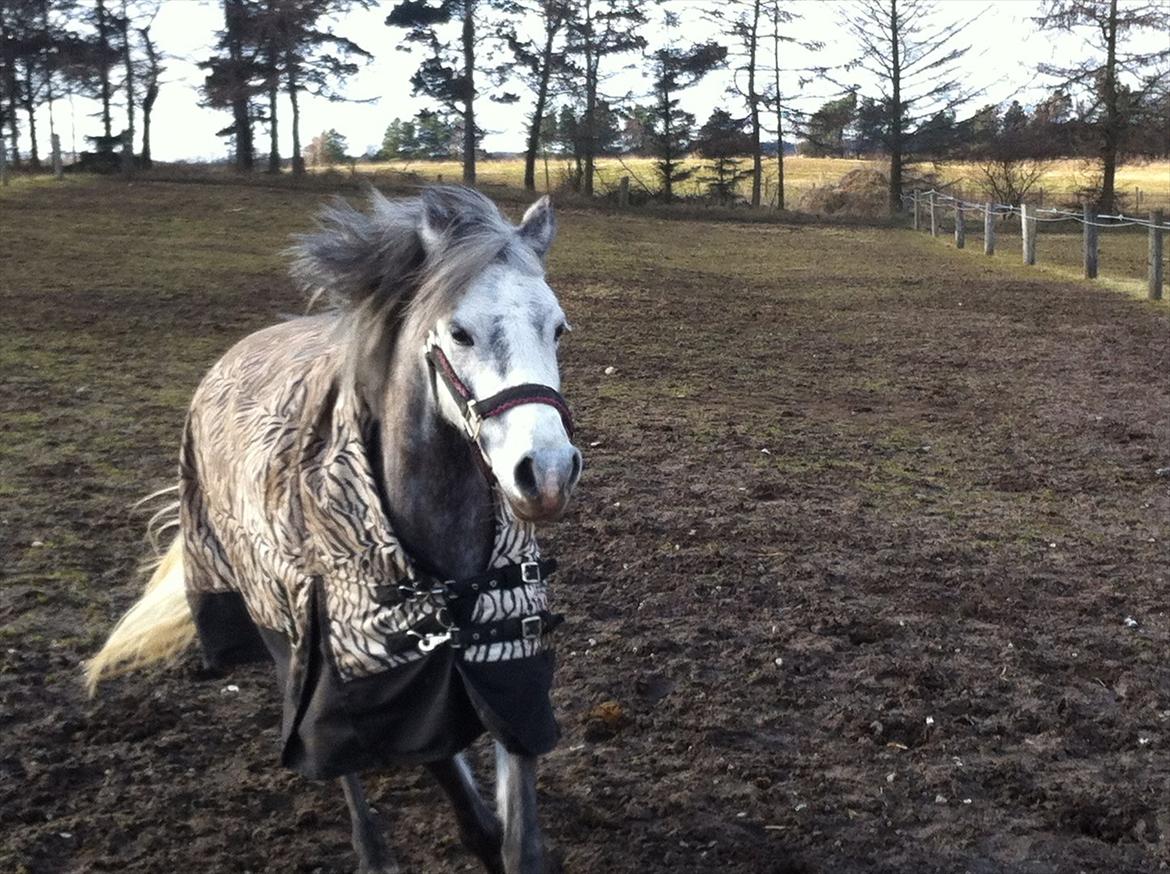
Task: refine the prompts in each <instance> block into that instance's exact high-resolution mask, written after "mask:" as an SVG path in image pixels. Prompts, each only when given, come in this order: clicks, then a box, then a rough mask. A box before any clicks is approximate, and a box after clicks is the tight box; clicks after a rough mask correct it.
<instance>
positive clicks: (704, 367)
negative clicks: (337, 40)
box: [0, 182, 1170, 874]
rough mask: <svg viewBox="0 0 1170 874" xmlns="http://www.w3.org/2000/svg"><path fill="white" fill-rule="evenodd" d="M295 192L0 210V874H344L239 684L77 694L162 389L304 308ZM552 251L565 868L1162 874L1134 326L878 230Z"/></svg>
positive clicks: (1162, 350)
mask: <svg viewBox="0 0 1170 874" xmlns="http://www.w3.org/2000/svg"><path fill="white" fill-rule="evenodd" d="M318 200H319V195H318V194H309V193H297V192H294V191H281V190H271V191H270V190H265V189H246V190H239V189H233V188H230V187H227V186H201V185H192V184H188V185H168V184H137V185H134V186H132V187H126V186H124V185H121V184H116V183H92V182H70V183H68V184H66V185H64V186H60V187H42V188H35V189H27V190H23V191H14V192H11V193H6V194H4V195H3V198H2V199H0V338H2V340H0V465H2V468H0V556H2V558H0V577H2V588H0V624H2V628H0V637H2V640H0V871H3V872H13V874H18V872H24V874H31V872H36V874H41V872H89V871H116V872H120V874H146V872H151V874H155V872H161V871H174V872H305V874H309V872H321V874H340V872H348V871H350V870H351V869H352V862H353V859H352V856H351V852H350V848H349V835H348V821H347V818H346V813H345V807H344V803H343V801H342V798H341V793H340V791H339V790H338V788H337V787H336V786H335V785H331V784H312V783H308V782H306V781H303V780H301V779H300V778H297V777H295V776H293V775H291V774H289V773H286V772H284V771H282V770H281V769H280V768H279V766H278V765H277V764H276V761H275V754H276V731H277V725H278V721H279V711H278V702H277V697H276V695H275V693H274V688H273V683H272V679H271V676H270V673H269V671H268V670H267V669H263V668H260V667H257V668H254V669H249V670H244V671H238V672H236V673H234V674H232V675H231V676H230V677H223V676H211V675H209V674H207V673H205V672H203V671H202V670H201V669H200V667H199V663H198V660H197V658H196V657H195V656H194V654H192V655H191V656H190V657H188V658H187V659H186V660H185V661H184V662H183V663H182V664H180V665H179V666H177V667H175V668H173V669H170V670H166V671H161V672H157V673H154V674H144V675H139V676H135V677H130V678H126V679H122V680H118V681H115V682H113V683H111V684H110V685H109V686H108V687H106V688H105V689H104V691H103V693H102V694H101V695H100V696H99V697H98V698H97V699H96V700H94V701H87V700H85V699H84V697H83V694H82V690H81V687H80V683H79V682H78V672H77V664H78V662H79V660H80V659H82V658H83V657H84V656H85V655H87V654H88V653H90V652H92V651H93V650H94V648H95V647H96V646H97V644H98V642H99V641H100V639H101V637H102V635H103V634H104V633H105V632H106V631H107V630H108V628H109V625H110V623H111V621H112V619H113V618H114V617H115V616H116V615H117V614H118V613H119V612H120V611H121V610H123V609H124V608H125V607H126V606H127V605H128V604H129V602H130V601H131V600H132V598H133V597H134V593H135V590H136V588H137V587H138V586H139V585H140V582H139V581H137V580H135V579H134V577H133V570H134V567H135V565H136V563H137V561H138V560H139V559H140V558H141V557H142V556H143V554H144V551H145V547H144V544H143V542H142V530H143V526H144V523H145V519H144V517H143V516H142V515H141V514H140V513H138V512H135V511H133V510H131V509H130V505H131V503H132V502H133V501H134V500H135V499H136V498H138V497H140V496H142V495H143V494H145V493H147V492H149V491H151V490H153V489H156V488H159V487H162V486H165V485H167V484H169V482H171V480H172V479H173V477H174V471H175V458H176V450H177V443H178V439H179V434H180V428H181V425H182V420H183V414H184V407H185V404H186V401H187V398H188V397H189V395H190V393H191V391H192V390H193V388H194V386H195V384H196V383H197V381H198V379H199V377H200V375H201V374H202V372H203V371H204V370H205V369H206V368H207V367H208V366H209V365H210V364H211V363H212V362H213V361H214V360H215V358H216V357H217V356H218V355H219V354H220V353H221V352H222V351H223V350H225V349H226V348H227V347H228V346H229V345H230V344H231V343H232V342H233V341H234V340H235V339H237V338H238V337H240V336H242V335H243V334H245V333H247V332H248V331H250V330H253V329H255V328H257V327H260V326H261V325H264V324H266V323H269V322H271V321H273V320H275V319H277V318H280V317H281V316H282V314H286V313H290V312H297V311H299V310H300V308H301V306H302V304H301V302H300V299H299V297H298V296H297V294H296V293H295V292H294V291H293V290H292V289H291V288H290V286H289V284H288V282H287V281H286V280H285V278H284V274H283V268H282V263H281V259H280V257H279V256H278V255H277V253H278V251H279V250H280V249H281V247H282V246H284V245H285V244H286V242H287V235H288V234H289V233H290V232H292V231H295V230H298V229H304V228H305V227H307V225H308V215H309V212H310V210H311V209H312V208H313V206H314V205H315V204H316V202H317V201H318ZM561 227H562V233H561V236H560V239H559V242H558V247H557V250H556V252H555V254H554V257H553V260H552V264H551V280H552V284H553V286H554V288H555V289H556V290H557V291H558V292H559V293H560V295H561V298H562V302H563V304H564V307H565V309H566V311H567V312H568V314H569V317H570V320H571V322H572V323H573V325H574V328H575V330H574V331H573V333H572V335H571V337H570V339H568V340H567V342H566V343H565V348H564V352H563V359H564V377H565V388H566V394H567V395H568V397H569V398H570V400H571V401H572V403H573V404H574V407H575V411H576V414H577V417H578V419H579V425H580V433H579V441H580V445H581V447H582V449H583V450H584V452H585V455H586V474H585V477H584V479H583V482H582V487H581V492H580V499H579V500H578V502H577V503H576V505H575V508H574V509H573V510H572V512H571V513H570V515H569V517H568V518H567V519H566V520H565V521H563V522H562V523H560V524H558V525H556V526H555V527H554V528H553V529H551V530H550V531H549V532H548V533H547V535H546V537H545V548H546V551H548V552H550V553H552V554H555V555H556V556H557V557H558V558H559V560H560V562H561V565H562V568H563V571H562V573H561V574H560V575H559V579H558V580H557V581H556V584H555V599H556V603H557V606H558V609H560V610H562V611H563V612H564V613H566V614H567V617H568V622H567V623H566V625H565V626H564V628H563V629H562V630H561V631H559V632H558V636H559V644H558V645H559V649H560V668H559V673H558V687H557V690H556V707H557V711H558V713H559V715H560V718H561V721H562V725H563V728H564V738H563V741H562V743H561V745H560V747H559V748H558V749H557V750H556V751H555V752H554V753H553V754H552V755H550V756H548V757H547V758H546V759H545V760H544V762H543V765H542V772H541V773H542V776H541V792H542V798H543V801H542V812H543V818H544V822H545V826H546V830H547V833H548V835H549V837H550V839H551V840H552V841H553V842H554V843H555V844H556V845H557V847H558V848H559V852H560V854H561V855H562V856H563V858H564V863H565V868H566V870H567V871H569V872H602V871H604V872H640V874H646V872H715V871H719V872H743V874H748V872H751V874H757V872H789V874H792V872H804V874H813V872H816V874H822V872H823V874H836V872H844V874H850V872H891V874H893V872H898V874H918V872H948V874H950V872H973V874H974V872H978V874H992V872H1013V874H1015V872H1021V874H1049V872H1051V874H1072V872H1081V871H1084V872H1109V874H1123V872H1153V871H1158V870H1162V869H1165V868H1166V867H1167V866H1168V865H1170V665H1168V662H1167V644H1168V642H1170V621H1168V617H1167V612H1166V611H1167V594H1168V592H1170V525H1168V520H1170V478H1167V477H1165V476H1159V475H1158V473H1157V471H1158V470H1159V469H1165V468H1168V467H1170V380H1168V374H1170V309H1168V308H1167V307H1166V306H1164V305H1161V306H1155V305H1151V304H1147V303H1144V302H1141V301H1138V300H1135V299H1133V298H1131V297H1128V296H1126V295H1124V294H1121V293H1118V292H1115V291H1113V292H1111V291H1108V290H1104V289H1101V288H1093V287H1091V286H1089V285H1088V284H1085V283H1075V282H1061V281H1057V280H1054V279H1052V278H1051V277H1045V275H1044V274H1042V273H1039V272H1036V271H1032V272H1026V271H1025V270H1024V269H1023V268H1019V267H1014V266H1010V265H1007V264H1005V263H1003V262H1001V261H996V262H994V263H989V262H988V261H987V259H984V258H982V256H981V255H979V254H977V253H975V252H971V251H967V252H956V251H954V250H952V249H949V248H948V247H946V246H944V245H942V244H940V243H939V242H937V241H932V240H930V239H928V238H926V237H924V236H922V235H915V234H913V233H912V232H910V231H899V230H888V229H867V228H837V227H831V226H805V227H799V228H797V227H786V226H782V225H738V224H731V223H709V224H708V223H702V222H696V221H688V222H683V221H671V222H664V221H657V220H649V219H639V218H636V217H615V216H609V215H605V214H602V213H594V212H579V213H566V214H562V215H561ZM609 367H612V368H614V370H613V372H612V373H609V374H607V373H606V369H607V368H609ZM606 701H615V702H617V705H618V707H620V711H621V718H620V719H617V720H615V723H614V725H613V726H611V727H610V728H609V729H608V730H599V728H598V726H597V724H596V723H594V724H593V725H588V724H587V716H588V714H589V713H590V711H591V710H593V708H595V707H596V706H597V705H599V704H601V703H602V702H606ZM481 759H482V756H481ZM371 789H372V795H373V797H374V799H375V806H376V807H377V809H378V811H379V812H380V814H381V816H382V818H383V820H384V821H385V824H386V826H387V829H388V832H389V833H390V835H391V840H392V842H393V843H394V845H395V846H396V847H397V848H398V850H399V853H400V857H401V861H402V862H403V865H404V868H405V869H406V870H410V871H418V872H427V874H431V872H437V874H442V872H453V871H474V870H476V868H475V866H474V865H473V863H472V860H471V858H470V857H469V856H467V855H466V854H465V853H464V852H463V851H462V849H461V847H460V846H459V844H458V842H457V840H456V838H455V834H454V823H453V820H452V817H451V815H450V813H449V811H448V809H447V807H446V805H445V802H444V801H443V800H442V799H441V797H440V795H439V792H438V791H437V789H436V788H434V787H433V786H432V785H431V783H430V782H429V778H427V777H426V776H425V775H424V774H422V773H420V772H417V771H410V770H403V771H399V772H390V773H385V774H380V775H376V776H372V777H371Z"/></svg>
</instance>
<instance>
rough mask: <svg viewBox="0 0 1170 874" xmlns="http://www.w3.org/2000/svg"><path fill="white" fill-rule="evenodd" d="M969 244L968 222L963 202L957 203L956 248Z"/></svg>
mask: <svg viewBox="0 0 1170 874" xmlns="http://www.w3.org/2000/svg"><path fill="white" fill-rule="evenodd" d="M966 245H967V224H966V222H965V221H964V218H963V204H961V203H956V204H955V248H956V249H962V248H963V247H965V246H966Z"/></svg>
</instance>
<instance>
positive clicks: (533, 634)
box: [520, 616, 544, 640]
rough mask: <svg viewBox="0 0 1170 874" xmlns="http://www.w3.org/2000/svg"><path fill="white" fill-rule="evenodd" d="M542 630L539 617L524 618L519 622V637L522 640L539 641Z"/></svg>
mask: <svg viewBox="0 0 1170 874" xmlns="http://www.w3.org/2000/svg"><path fill="white" fill-rule="evenodd" d="M543 630H544V623H543V622H541V621H540V617H539V616H525V617H524V618H523V619H521V620H520V637H521V639H522V640H539V639H540V632H541V631H543Z"/></svg>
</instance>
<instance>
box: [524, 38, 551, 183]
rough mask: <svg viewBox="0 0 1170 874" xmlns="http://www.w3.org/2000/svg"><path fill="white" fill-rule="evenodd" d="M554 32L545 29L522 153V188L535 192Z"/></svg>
mask: <svg viewBox="0 0 1170 874" xmlns="http://www.w3.org/2000/svg"><path fill="white" fill-rule="evenodd" d="M555 37H556V31H555V30H553V29H551V28H545V40H544V51H543V52H542V53H541V56H540V87H539V88H538V89H537V92H536V108H535V109H534V110H533V113H532V125H531V126H530V127H529V129H528V148H527V150H526V151H525V152H524V187H525V188H526V189H528V190H529V191H535V190H536V152H537V150H538V149H539V148H540V131H541V128H542V127H543V126H544V105H545V101H547V100H548V80H549V76H550V75H551V74H552V50H553V40H554V39H555Z"/></svg>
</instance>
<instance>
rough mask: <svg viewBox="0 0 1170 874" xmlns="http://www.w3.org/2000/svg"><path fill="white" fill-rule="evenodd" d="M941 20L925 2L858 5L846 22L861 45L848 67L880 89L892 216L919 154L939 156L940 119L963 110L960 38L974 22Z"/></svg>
mask: <svg viewBox="0 0 1170 874" xmlns="http://www.w3.org/2000/svg"><path fill="white" fill-rule="evenodd" d="M977 17H978V15H976V16H974V17H964V18H960V19H955V20H951V21H945V20H940V16H939V14H938V8H937V7H936V5H935V4H934V3H931V2H929V0H856V2H855V3H854V4H853V6H852V7H850V11H849V12H848V14H847V15H846V18H845V22H844V23H845V27H846V30H847V31H848V32H849V33H850V34H852V36H853V38H854V39H855V40H856V42H857V45H858V49H859V52H858V56H857V60H856V61H854V63H853V64H852V65H851V66H852V67H853V68H854V69H859V70H862V71H864V72H865V73H868V74H869V75H870V76H872V77H873V78H874V79H875V80H876V82H877V83H878V89H879V92H880V95H881V96H880V99H879V100H877V101H876V108H877V109H878V110H879V112H880V126H879V131H880V133H879V136H880V141H881V145H882V147H883V148H884V149H885V151H886V153H887V154H888V155H889V157H890V178H889V200H890V211H891V212H896V211H897V210H899V209H900V208H901V204H902V173H903V171H904V169H905V165H906V164H907V163H908V161H912V160H913V159H914V157H915V156H916V154H917V153H918V152H919V151H920V150H921V149H923V148H927V147H929V148H931V149H932V150H937V148H938V146H939V143H938V136H937V124H936V122H937V120H938V119H940V118H943V117H946V116H949V115H952V114H953V113H954V111H955V110H956V109H957V108H958V107H959V106H961V105H962V104H964V103H966V102H967V101H968V100H969V99H970V98H971V96H972V91H971V89H970V88H968V87H964V85H963V82H962V79H961V78H960V71H959V61H960V60H961V59H962V58H963V56H964V55H966V54H967V51H968V49H969V48H970V47H969V46H965V45H959V44H958V41H959V37H960V36H961V35H962V33H963V32H964V31H965V30H966V29H967V28H968V27H969V26H970V25H971V23H972V22H973V21H974V20H975V18H977Z"/></svg>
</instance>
